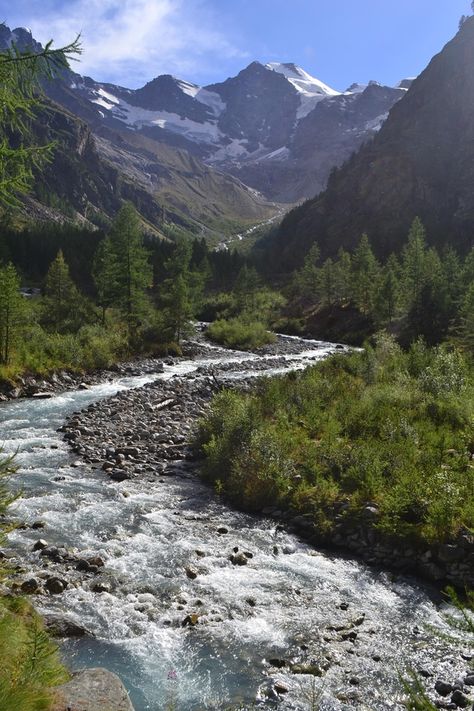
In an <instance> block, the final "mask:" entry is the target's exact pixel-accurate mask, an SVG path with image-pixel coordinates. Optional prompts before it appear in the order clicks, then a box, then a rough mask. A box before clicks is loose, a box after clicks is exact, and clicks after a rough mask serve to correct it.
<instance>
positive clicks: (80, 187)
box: [0, 25, 278, 240]
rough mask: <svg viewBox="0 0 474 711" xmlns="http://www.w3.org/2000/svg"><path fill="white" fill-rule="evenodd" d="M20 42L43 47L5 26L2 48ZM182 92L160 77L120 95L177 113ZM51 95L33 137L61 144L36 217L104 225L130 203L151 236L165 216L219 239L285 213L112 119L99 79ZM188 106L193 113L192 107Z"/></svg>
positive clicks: (32, 205)
mask: <svg viewBox="0 0 474 711" xmlns="http://www.w3.org/2000/svg"><path fill="white" fill-rule="evenodd" d="M13 42H14V43H15V44H16V46H18V47H19V48H20V49H31V50H33V51H39V50H40V49H41V45H39V44H38V43H37V42H35V40H34V39H33V37H32V36H31V33H30V32H29V31H28V30H26V29H24V28H18V29H16V30H14V31H13V32H11V31H10V30H9V29H8V28H6V27H5V26H1V25H0V48H2V47H3V48H6V47H9V46H11V44H12V43H13ZM79 86H81V87H83V89H82V90H78V87H79ZM175 88H176V87H175V86H174V80H171V78H169V77H168V78H167V77H161V78H159V79H158V80H155V81H154V82H150V83H149V84H148V85H147V86H146V87H144V88H143V89H142V90H139V91H137V92H133V93H132V92H129V91H128V90H126V89H122V88H120V87H114V90H116V92H117V93H119V94H121V95H122V94H123V95H124V96H127V98H129V99H130V100H131V101H132V102H133V105H132V104H127V106H130V107H131V108H132V109H133V110H135V111H138V112H140V111H142V112H146V111H147V110H145V109H142V108H141V107H140V104H143V103H146V104H148V103H150V104H152V105H154V106H156V107H158V108H159V106H160V105H161V104H160V102H163V101H164V102H165V103H167V105H170V106H171V105H172V102H173V101H175V106H174V108H175V109H176V110H183V108H182V107H180V106H178V104H179V102H180V101H181V94H182V92H181V91H180V90H179V91H177V90H176V91H175ZM44 90H45V93H46V95H47V97H48V98H49V101H46V103H45V108H44V110H43V111H41V112H40V113H39V114H38V116H37V118H36V119H35V121H34V122H33V133H34V136H35V140H36V141H37V142H39V143H47V142H50V141H54V142H55V143H56V150H55V153H54V158H53V161H52V163H51V164H50V165H48V166H46V167H45V168H44V169H42V170H41V171H40V172H37V174H36V181H35V185H34V191H33V195H32V196H29V197H28V198H26V200H25V204H26V213H27V214H29V215H30V216H34V217H35V218H36V219H54V220H64V219H65V218H66V219H72V220H78V221H83V222H86V223H87V222H90V223H92V224H95V225H98V226H102V225H104V224H106V223H107V222H108V221H110V219H111V218H112V217H113V216H114V214H115V213H116V212H117V210H118V209H119V207H120V205H121V204H122V201H123V200H124V199H128V200H131V201H132V202H133V203H134V204H135V206H136V207H137V209H138V210H139V212H140V213H141V214H142V217H143V219H144V221H145V222H146V223H148V227H149V229H151V230H152V231H158V232H159V231H160V230H161V228H162V226H163V221H164V219H166V221H171V222H174V223H178V224H181V225H186V226H187V227H188V228H189V229H191V230H192V231H194V232H196V233H198V234H202V235H204V236H209V237H211V238H212V239H216V240H218V239H220V238H221V236H222V235H223V234H229V233H231V232H233V231H236V229H240V228H242V227H245V226H248V225H252V224H255V223H256V222H260V221H262V220H266V219H269V218H271V217H272V216H274V215H276V214H278V207H277V206H276V205H274V204H272V203H268V202H267V201H266V200H264V199H263V198H262V197H261V196H260V195H259V194H258V193H257V191H255V190H253V189H249V188H248V187H247V186H246V185H243V184H242V182H241V181H240V180H239V179H238V178H234V177H232V176H230V175H226V174H224V173H222V172H221V171H219V170H216V169H214V168H212V167H210V166H207V165H205V164H204V163H202V162H201V161H200V160H199V159H198V157H197V156H193V155H190V154H189V153H188V152H186V151H184V150H183V149H180V148H179V147H177V146H175V145H171V146H170V145H168V144H167V143H166V142H163V141H161V140H156V138H154V137H153V136H148V135H147V131H143V132H136V131H130V130H128V129H127V127H126V125H125V124H124V122H123V121H120V120H118V119H116V118H114V117H112V119H111V120H110V121H108V122H105V121H104V120H103V112H102V115H101V111H100V108H99V107H98V106H97V105H96V104H95V103H94V102H92V101H90V96H89V94H90V92H96V84H95V82H93V80H91V79H88V78H83V77H81V76H80V75H78V74H75V73H73V72H71V71H66V72H64V73H63V74H62V76H61V77H59V78H58V79H55V80H54V81H49V80H48V81H45V82H44ZM101 91H103V92H104V95H105V94H107V91H106V90H105V89H101ZM88 92H89V94H88ZM129 94H133V95H132V97H131V98H130V97H129ZM107 95H108V94H107ZM173 97H174V98H173ZM188 98H189V101H190V102H192V99H191V98H190V97H188ZM170 102H171V104H170ZM184 108H185V109H186V110H187V111H189V110H190V107H189V105H188V103H186V102H184ZM191 109H192V104H191ZM197 118H202V116H198V117H197ZM85 122H87V123H85Z"/></svg>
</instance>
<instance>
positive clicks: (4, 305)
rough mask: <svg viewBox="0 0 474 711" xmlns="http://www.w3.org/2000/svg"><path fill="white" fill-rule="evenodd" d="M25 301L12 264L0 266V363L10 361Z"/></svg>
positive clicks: (22, 319)
mask: <svg viewBox="0 0 474 711" xmlns="http://www.w3.org/2000/svg"><path fill="white" fill-rule="evenodd" d="M25 311H26V310H25V302H24V299H23V297H22V295H21V293H20V279H19V277H18V274H17V272H16V269H15V267H14V266H13V264H7V266H6V267H1V268H0V363H3V364H4V365H7V364H8V363H9V362H10V357H11V351H12V347H13V345H14V343H15V341H16V339H17V337H18V333H19V329H20V328H21V326H22V325H23V324H24V319H25Z"/></svg>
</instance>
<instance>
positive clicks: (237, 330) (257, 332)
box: [207, 318, 276, 351]
mask: <svg viewBox="0 0 474 711" xmlns="http://www.w3.org/2000/svg"><path fill="white" fill-rule="evenodd" d="M207 335H208V336H209V338H210V339H211V340H213V341H215V342H216V343H220V344H222V345H223V346H226V347H227V348H237V349H239V350H243V351H250V350H253V349H254V348H260V347H261V346H264V345H265V344H266V343H274V342H275V340H276V337H275V335H274V334H273V333H271V331H268V330H267V329H266V328H265V326H264V324H263V323H262V322H261V321H247V320H245V319H243V318H231V319H228V320H225V319H219V320H218V321H214V322H213V323H211V325H210V326H209V328H208V329H207Z"/></svg>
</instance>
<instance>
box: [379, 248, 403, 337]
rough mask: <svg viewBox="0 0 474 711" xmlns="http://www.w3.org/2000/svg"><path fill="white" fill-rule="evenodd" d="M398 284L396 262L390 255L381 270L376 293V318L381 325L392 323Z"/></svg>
mask: <svg viewBox="0 0 474 711" xmlns="http://www.w3.org/2000/svg"><path fill="white" fill-rule="evenodd" d="M399 294H400V283H399V279H398V262H397V258H396V257H395V255H394V254H391V255H390V257H389V258H388V260H387V263H386V264H385V266H384V268H383V270H382V277H381V280H380V285H379V288H378V291H377V298H376V316H377V320H378V321H380V322H381V323H386V322H388V323H389V324H390V323H392V321H393V319H394V317H395V315H396V313H397V308H398V302H399Z"/></svg>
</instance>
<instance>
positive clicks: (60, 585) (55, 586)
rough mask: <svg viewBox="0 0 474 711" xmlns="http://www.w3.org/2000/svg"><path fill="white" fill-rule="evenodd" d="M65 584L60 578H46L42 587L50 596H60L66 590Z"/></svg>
mask: <svg viewBox="0 0 474 711" xmlns="http://www.w3.org/2000/svg"><path fill="white" fill-rule="evenodd" d="M66 586H67V583H66V581H65V580H61V578H48V580H47V581H46V582H45V584H44V587H45V589H46V590H47V591H48V592H49V593H50V594H51V595H60V594H61V593H62V592H64V590H65V589H66Z"/></svg>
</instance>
